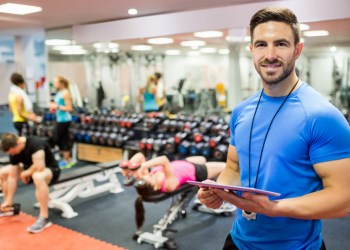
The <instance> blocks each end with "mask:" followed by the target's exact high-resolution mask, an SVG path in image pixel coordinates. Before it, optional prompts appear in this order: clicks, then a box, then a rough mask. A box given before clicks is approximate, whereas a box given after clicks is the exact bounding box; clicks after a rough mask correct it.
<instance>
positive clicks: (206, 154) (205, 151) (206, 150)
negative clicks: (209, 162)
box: [200, 142, 212, 159]
mask: <svg viewBox="0 0 350 250" xmlns="http://www.w3.org/2000/svg"><path fill="white" fill-rule="evenodd" d="M200 154H201V155H202V156H204V157H205V158H207V159H208V158H210V157H211V154H212V149H211V147H210V146H209V143H208V142H206V143H203V146H202V148H201V149H200Z"/></svg>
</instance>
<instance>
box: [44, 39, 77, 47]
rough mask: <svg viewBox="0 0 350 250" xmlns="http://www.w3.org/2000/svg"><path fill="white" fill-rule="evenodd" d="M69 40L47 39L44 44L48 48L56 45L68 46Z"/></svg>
mask: <svg viewBox="0 0 350 250" xmlns="http://www.w3.org/2000/svg"><path fill="white" fill-rule="evenodd" d="M71 43H72V42H71V40H66V39H48V40H45V44H46V45H49V46H57V45H69V44H71Z"/></svg>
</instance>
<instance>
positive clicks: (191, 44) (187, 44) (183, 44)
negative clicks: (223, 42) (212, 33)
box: [180, 40, 206, 47]
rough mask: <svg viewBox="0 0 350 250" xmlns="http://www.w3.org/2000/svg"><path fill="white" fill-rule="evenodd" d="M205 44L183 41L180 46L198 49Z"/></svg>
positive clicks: (197, 41) (196, 41) (195, 41)
mask: <svg viewBox="0 0 350 250" xmlns="http://www.w3.org/2000/svg"><path fill="white" fill-rule="evenodd" d="M205 44H206V43H205V42H204V41H199V40H192V41H183V42H181V43H180V45H181V46H184V47H186V46H188V47H198V46H204V45H205Z"/></svg>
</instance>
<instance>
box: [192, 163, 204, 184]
mask: <svg viewBox="0 0 350 250" xmlns="http://www.w3.org/2000/svg"><path fill="white" fill-rule="evenodd" d="M191 163H192V164H193V165H194V169H195V173H196V181H205V180H206V179H208V170H207V166H206V165H203V164H196V163H193V162H191Z"/></svg>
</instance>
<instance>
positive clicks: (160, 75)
mask: <svg viewBox="0 0 350 250" xmlns="http://www.w3.org/2000/svg"><path fill="white" fill-rule="evenodd" d="M154 75H155V77H156V78H157V80H159V79H160V78H161V77H162V74H161V73H159V72H156V73H154Z"/></svg>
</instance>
